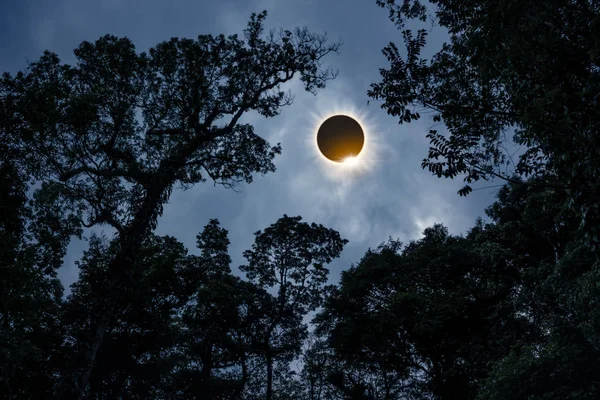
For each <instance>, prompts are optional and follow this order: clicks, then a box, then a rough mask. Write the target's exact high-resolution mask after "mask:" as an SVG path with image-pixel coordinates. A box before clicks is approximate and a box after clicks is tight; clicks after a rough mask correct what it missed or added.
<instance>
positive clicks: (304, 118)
mask: <svg viewBox="0 0 600 400" xmlns="http://www.w3.org/2000/svg"><path fill="white" fill-rule="evenodd" d="M263 9H266V10H268V12H269V17H268V19H267V28H271V27H273V28H275V27H281V28H286V29H290V28H293V27H296V26H307V27H308V28H309V29H310V30H312V31H316V32H324V31H326V32H327V33H328V35H329V37H330V38H331V40H337V39H339V38H341V39H342V41H343V42H344V44H343V46H342V49H341V54H340V55H331V56H330V57H328V58H327V59H326V60H325V62H326V63H327V64H329V65H331V66H333V67H334V68H337V69H338V70H339V76H338V77H337V79H336V80H334V81H332V82H330V84H329V85H328V87H327V88H326V89H324V90H322V91H320V92H319V93H318V95H317V96H313V95H311V94H309V93H306V92H303V91H302V88H301V85H299V84H298V82H297V81H294V82H291V83H290V84H289V85H287V88H286V89H291V90H292V92H293V93H294V95H295V101H294V104H292V105H291V106H289V107H287V108H285V109H284V110H283V112H282V113H281V115H280V116H278V117H276V118H273V119H268V120H267V119H264V118H262V117H259V116H256V115H248V116H247V117H246V118H245V122H251V123H253V124H254V126H255V131H256V132H257V133H259V134H261V135H262V136H264V137H265V138H267V139H269V140H270V141H271V142H272V143H276V142H281V144H282V146H283V154H282V155H280V156H279V157H278V159H276V165H277V171H276V172H275V173H273V174H269V175H267V176H264V177H261V176H256V177H255V180H254V183H252V184H250V185H244V186H240V187H239V188H238V189H237V192H235V191H232V190H226V189H224V188H221V187H215V186H214V185H212V184H211V183H206V184H200V185H197V186H195V187H194V188H193V189H191V190H188V191H186V192H182V191H175V192H174V194H173V196H172V198H171V201H170V203H169V204H168V205H167V206H166V208H165V212H164V216H163V218H162V219H161V220H160V223H159V227H158V233H159V234H169V235H173V236H175V237H177V238H178V239H179V240H180V241H182V242H184V243H185V244H186V245H187V246H188V247H189V248H190V250H191V251H193V249H194V246H195V236H196V234H197V233H198V232H199V231H200V230H201V229H202V227H203V226H204V225H205V224H206V223H207V222H208V220H209V219H210V218H218V219H219V220H220V221H221V223H222V225H223V226H224V227H225V228H227V229H228V230H229V231H230V239H231V241H232V245H231V253H232V257H233V260H234V266H233V267H234V269H235V267H237V265H239V264H240V263H241V262H243V259H242V258H241V253H242V251H243V250H245V249H247V248H249V246H250V245H251V244H252V240H253V235H252V234H253V232H255V231H257V230H259V229H263V228H265V227H267V226H268V225H269V224H271V223H272V222H274V221H275V220H277V218H279V217H281V216H282V215H283V214H284V213H285V214H288V215H301V216H302V217H303V218H304V220H306V221H309V222H317V223H322V224H324V225H326V226H328V227H331V228H334V229H337V230H338V231H339V232H340V233H341V234H342V236H343V237H345V238H347V239H349V240H350V243H349V244H348V245H347V247H346V249H345V250H344V252H343V255H342V258H341V259H339V260H336V261H335V262H334V263H333V264H332V265H331V266H330V269H331V272H332V274H331V278H332V280H333V281H334V282H337V280H338V277H339V272H340V271H341V270H343V269H346V268H348V267H349V266H350V264H351V263H353V262H357V261H358V260H359V259H360V257H361V256H362V254H364V252H365V251H366V250H367V248H368V247H375V246H377V245H378V244H379V243H381V242H382V241H385V240H386V239H387V238H388V237H390V236H391V237H393V238H399V239H401V240H402V241H405V242H406V241H408V240H410V239H416V238H418V237H419V236H420V234H421V232H422V230H423V229H424V228H425V227H427V226H430V225H432V224H433V223H435V222H441V223H444V224H445V225H446V226H448V228H449V229H450V231H451V232H452V233H463V232H465V231H466V230H467V229H468V228H469V227H471V226H472V225H473V223H474V222H475V219H476V217H477V216H480V215H482V214H483V210H484V208H485V207H486V206H487V205H488V204H490V203H491V201H492V200H493V193H494V189H486V190H480V191H476V192H474V193H472V194H471V195H470V196H469V197H467V198H462V197H459V196H458V195H457V194H456V191H457V190H458V189H459V188H460V187H461V183H462V182H461V181H460V180H454V181H452V180H443V179H438V178H436V177H434V176H431V175H430V174H429V173H428V172H426V171H422V170H421V168H420V164H421V160H422V159H423V158H424V157H425V156H426V154H427V150H428V143H427V141H426V139H425V134H426V132H427V131H428V129H429V128H430V127H431V126H432V125H433V123H432V122H431V121H430V120H428V119H427V118H424V119H422V120H421V121H418V122H413V123H411V124H410V125H398V123H397V120H396V119H395V118H393V117H390V116H388V115H387V114H386V113H385V112H383V111H382V110H380V109H379V108H378V105H377V103H375V104H374V103H371V105H370V106H367V100H368V98H367V94H366V93H367V90H368V88H369V84H370V83H371V82H375V81H378V80H379V72H378V68H380V67H387V62H386V60H385V59H384V57H383V56H382V54H381V49H382V48H383V47H384V46H385V45H386V44H387V43H388V42H390V41H395V42H396V43H398V45H399V47H401V37H400V32H399V31H398V30H397V29H396V27H395V26H394V25H393V24H392V23H391V22H390V21H389V20H388V19H387V11H386V10H384V9H381V8H379V7H377V6H376V4H375V0H372V1H352V2H348V1H343V0H327V1H323V0H296V1H275V0H263V1H250V0H245V1H242V0H235V1H234V0H223V1H202V0H194V1H192V0H171V1H158V0H148V1H141V0H129V1H127V0H94V1H88V0H85V1H83V0H39V1H33V0H32V1H10V0H9V1H6V0H5V1H3V2H2V5H1V6H0V54H1V55H2V56H1V57H0V70H2V71H9V72H16V71H18V70H20V69H22V68H24V67H25V65H26V61H27V60H35V59H36V58H37V57H39V56H40V54H41V52H42V51H43V50H45V49H49V50H51V51H53V52H56V53H57V54H58V55H59V56H60V58H61V59H62V60H63V61H65V62H72V61H73V53H72V50H73V48H75V47H76V46H77V45H78V44H79V43H80V42H81V41H83V40H88V41H93V40H96V39H98V38H99V37H100V36H102V35H104V34H107V33H110V34H114V35H117V36H127V37H129V38H130V39H131V40H132V41H133V42H134V43H135V45H136V47H137V49H138V50H139V51H145V50H147V49H148V48H149V47H151V46H153V45H155V44H157V43H158V42H160V41H164V40H168V39H169V38H171V37H173V36H177V37H191V38H194V37H196V36H197V35H198V34H205V33H212V34H219V33H225V34H231V33H241V31H242V30H243V29H244V27H245V25H246V22H247V21H248V17H249V16H250V14H251V13H252V12H260V11H261V10H263ZM444 40H445V35H444V33H443V32H436V31H434V32H432V35H431V37H430V47H429V49H428V51H429V52H431V51H434V50H435V49H436V46H439V44H440V43H442V42H443V41H444ZM335 112H345V113H349V114H351V115H354V116H356V117H357V118H358V120H359V121H360V122H361V123H362V124H363V127H364V128H365V130H366V149H365V154H364V157H363V160H362V161H361V163H360V164H359V165H358V167H357V168H358V169H356V170H348V169H341V168H338V167H334V166H333V165H331V164H330V163H327V162H324V160H323V159H322V157H321V156H319V155H318V154H317V150H316V145H315V142H314V137H315V134H316V124H317V123H318V122H319V120H322V119H324V118H325V117H327V116H329V115H331V114H333V113H335ZM497 183H498V182H496V184H497ZM483 186H485V185H483ZM103 230H104V232H105V233H107V234H110V233H111V232H110V230H109V229H108V228H104V229H102V228H100V229H97V231H98V232H101V231H103ZM84 249H85V242H80V241H75V242H73V243H72V244H71V246H70V247H69V253H68V254H67V257H66V260H65V266H64V267H63V268H62V269H61V270H60V277H61V279H62V280H63V282H64V283H65V284H70V283H71V282H73V281H74V280H75V279H76V277H77V268H76V266H75V265H74V262H75V261H76V260H77V259H78V258H79V257H80V256H81V253H82V251H83V250H84Z"/></svg>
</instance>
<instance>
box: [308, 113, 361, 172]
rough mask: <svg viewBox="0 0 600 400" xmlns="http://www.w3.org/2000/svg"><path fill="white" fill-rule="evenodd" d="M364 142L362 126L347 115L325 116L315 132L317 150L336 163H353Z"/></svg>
mask: <svg viewBox="0 0 600 400" xmlns="http://www.w3.org/2000/svg"><path fill="white" fill-rule="evenodd" d="M364 143H365V134H364V131H363V129H362V127H361V126H360V124H359V123H358V121H356V120H355V119H354V118H352V117H349V116H347V115H341V114H340V115H334V116H332V117H329V118H327V119H326V120H325V121H323V123H322V124H321V126H320V127H319V130H318V132H317V146H318V148H319V151H320V152H321V154H322V155H323V156H324V157H326V158H327V159H329V160H331V161H334V162H337V163H344V164H355V163H356V162H357V157H358V155H359V154H360V152H361V151H362V149H363V146H364Z"/></svg>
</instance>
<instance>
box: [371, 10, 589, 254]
mask: <svg viewBox="0 0 600 400" xmlns="http://www.w3.org/2000/svg"><path fill="white" fill-rule="evenodd" d="M429 3H430V9H428V8H427V7H426V6H425V3H424V2H422V1H421V0H402V1H400V0H398V1H395V0H377V4H378V5H379V6H381V7H385V8H387V9H388V10H389V15H390V18H391V19H392V21H394V23H395V24H396V25H397V26H398V27H399V28H401V29H403V32H402V33H403V38H404V42H405V47H406V51H405V52H401V51H400V50H399V49H398V47H397V46H396V45H395V44H393V43H390V44H389V45H388V46H386V47H385V48H384V50H383V53H384V55H385V56H386V57H387V59H388V61H389V62H390V66H389V68H386V69H381V70H380V71H381V77H382V80H381V81H380V82H378V83H374V84H372V85H371V90H370V91H369V96H370V97H371V98H373V99H382V100H383V101H384V103H383V105H382V107H383V108H384V109H385V110H387V112H388V113H389V114H390V115H393V116H397V117H400V121H399V122H400V123H408V122H411V121H412V120H415V119H419V118H420V117H421V114H425V112H427V113H433V120H434V121H435V122H443V123H444V124H445V126H446V128H447V129H448V131H449V135H445V134H443V133H441V132H438V131H437V130H435V129H432V130H430V131H429V133H428V135H427V137H428V138H429V139H430V142H431V148H430V150H429V153H428V155H427V157H426V158H425V159H424V160H423V163H422V166H423V168H427V169H428V170H429V171H431V172H432V173H434V174H436V175H437V176H439V177H442V176H443V177H451V178H454V177H456V176H458V175H463V176H464V180H465V181H466V183H467V184H466V186H464V187H463V188H462V189H461V190H460V191H459V193H460V194H462V195H465V194H467V193H469V192H470V191H471V190H472V189H471V186H470V185H469V184H470V183H472V182H475V181H477V180H480V179H488V178H490V177H495V176H496V177H502V178H504V179H509V180H510V179H511V178H512V176H511V175H512V174H507V173H505V172H502V170H501V168H500V167H501V166H503V165H504V164H505V163H506V164H507V165H511V166H512V165H514V168H513V173H515V174H517V175H523V176H534V177H538V178H540V179H539V180H537V181H536V183H537V184H542V185H544V186H548V187H553V188H555V189H557V190H562V191H564V192H565V193H566V195H567V196H566V199H565V203H564V205H565V206H568V207H570V208H572V210H574V211H576V212H577V214H578V215H579V218H580V223H581V226H582V228H583V232H584V233H585V234H586V235H587V237H588V240H589V241H590V242H591V243H593V244H598V243H600V239H599V238H600V235H599V233H600V231H599V230H598V229H600V228H598V227H599V226H600V224H599V222H600V208H599V207H598V204H597V200H596V199H597V198H598V196H599V194H600V181H599V179H598V168H599V167H600V165H599V164H598V162H599V161H598V160H600V142H599V136H598V135H597V132H598V130H599V129H600V117H599V116H598V113H597V112H596V109H597V106H598V105H597V101H598V99H597V93H598V92H600V40H599V39H598V38H599V37H600V2H598V1H596V0H583V1H580V0H551V1H544V2H537V1H534V0H527V1H521V2H510V1H502V2H498V1H491V0H489V1H488V0H472V1H452V0H431V1H430V2H429ZM413 19H416V20H421V21H426V20H428V19H429V20H430V21H429V22H431V23H433V24H437V25H439V27H440V28H441V30H444V31H446V32H448V33H449V39H448V40H447V42H445V43H444V44H443V46H442V47H441V49H440V50H439V51H437V53H435V54H434V55H433V56H432V57H431V59H429V60H426V59H425V58H423V56H422V51H423V49H424V47H425V46H426V37H427V30H425V29H420V30H418V31H417V32H416V33H414V32H413V31H411V30H410V29H405V26H406V25H405V24H406V23H407V22H408V21H410V20H413ZM402 53H404V54H402ZM511 135H512V137H513V139H514V142H515V143H516V145H518V146H522V148H523V149H524V151H523V154H522V155H520V156H519V160H518V162H517V163H513V161H512V157H511V156H512V154H510V153H507V151H506V150H505V149H506V146H505V145H506V144H507V143H506V140H508V139H507V138H508V137H510V136H511ZM511 152H512V150H511Z"/></svg>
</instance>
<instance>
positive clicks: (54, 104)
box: [0, 12, 339, 398]
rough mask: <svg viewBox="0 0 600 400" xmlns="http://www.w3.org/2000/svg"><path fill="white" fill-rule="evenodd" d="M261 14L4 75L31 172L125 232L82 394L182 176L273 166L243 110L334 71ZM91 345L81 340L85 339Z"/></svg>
mask: <svg viewBox="0 0 600 400" xmlns="http://www.w3.org/2000/svg"><path fill="white" fill-rule="evenodd" d="M265 17H266V12H262V13H260V14H258V15H256V14H253V15H252V17H251V18H250V22H249V23H248V26H247V28H246V29H245V31H244V38H243V39H242V38H239V37H238V36H237V35H232V36H224V35H218V36H212V35H200V36H198V38H197V39H196V40H191V39H177V38H173V39H171V40H170V41H167V42H164V43H160V44H158V45H157V46H155V47H153V48H152V49H150V51H149V52H148V53H140V54H138V53H136V52H135V49H134V46H133V44H132V43H131V42H130V41H129V40H128V39H125V38H117V37H114V36H110V35H108V36H105V37H102V38H101V39H99V40H97V41H96V42H95V43H90V42H83V43H82V44H81V45H80V46H79V47H78V48H77V49H76V50H75V56H76V58H77V63H76V64H75V65H73V66H70V65H65V64H61V62H60V60H59V58H58V56H57V55H55V54H53V53H50V52H45V53H44V55H43V56H42V57H41V58H40V59H39V60H37V61H36V62H34V63H32V64H31V65H30V66H29V67H28V69H27V70H26V71H24V72H19V73H17V74H16V75H15V76H10V75H9V74H7V73H5V74H4V75H3V77H2V80H1V83H0V93H2V103H3V105H5V106H6V109H7V110H9V111H10V113H9V117H7V118H6V123H4V124H3V132H2V133H3V135H4V136H6V137H9V138H11V140H14V142H15V143H18V144H19V147H20V148H21V149H22V150H24V152H23V154H25V155H27V161H29V162H28V163H27V165H28V167H29V171H30V173H32V174H33V176H34V177H35V178H36V179H37V180H40V181H43V182H45V183H46V185H45V186H44V187H43V190H44V191H45V190H51V191H52V193H54V194H55V196H57V199H58V200H60V201H62V202H63V203H64V204H65V205H67V206H69V207H70V208H71V209H72V210H73V214H74V215H75V216H76V217H77V218H78V221H79V224H80V226H87V227H91V226H94V225H97V224H108V225H110V226H112V227H113V228H114V229H115V230H116V231H117V233H118V240H117V241H116V242H115V248H114V253H113V255H112V258H111V262H110V264H109V266H108V271H109V276H111V280H112V282H111V283H110V284H108V285H106V288H107V290H108V291H107V292H102V293H95V295H96V296H97V300H98V301H97V302H96V303H95V307H96V310H94V312H93V315H95V316H96V317H95V318H94V319H93V321H91V323H90V332H91V334H90V335H88V337H89V342H88V343H86V344H85V346H86V347H87V349H88V350H87V354H86V357H85V358H84V361H83V362H82V364H81V366H80V370H79V372H78V373H77V374H76V375H77V376H76V378H77V379H75V382H76V384H75V387H74V390H73V392H74V394H75V395H76V396H77V397H79V398H83V397H85V394H86V392H87V389H88V383H89V380H90V376H91V372H92V370H93V367H94V364H95V361H96V358H97V356H98V349H99V347H100V345H101V343H102V340H103V339H104V337H105V336H106V332H107V329H109V327H110V323H111V321H112V318H113V316H114V315H115V312H116V311H117V309H118V300H117V298H118V295H117V293H118V292H119V291H122V290H123V287H124V285H125V282H127V281H128V280H131V279H132V275H133V274H134V271H133V270H132V266H135V265H138V264H136V263H135V258H136V254H137V250H138V249H139V248H140V246H141V245H142V243H143V241H144V239H145V238H146V237H147V235H148V234H149V233H150V232H151V231H152V230H153V229H154V228H155V226H156V223H157V219H158V217H159V216H160V215H161V213H162V209H163V205H164V204H165V203H166V202H167V200H168V199H169V196H170V194H171V192H172V190H173V188H174V187H176V186H177V185H183V186H189V185H193V184H195V183H198V182H201V181H204V180H206V179H208V178H210V179H212V180H214V181H215V182H216V183H220V184H224V185H226V186H231V185H234V184H236V183H237V182H251V180H252V175H253V174H254V173H267V172H270V171H273V170H274V169H275V167H274V165H273V163H272V160H273V157H274V156H275V155H276V154H277V153H279V152H280V147H279V145H276V146H274V147H272V146H270V145H269V144H268V143H267V142H266V141H265V140H264V139H262V138H261V137H260V136H258V135H257V134H255V133H254V129H253V127H252V126H251V125H249V124H240V123H239V120H240V118H241V117H242V116H243V115H244V114H245V113H247V112H249V111H256V112H258V113H260V114H261V115H264V116H265V117H273V116H275V115H277V114H278V113H279V110H280V108H281V107H282V106H284V105H287V104H289V103H290V102H291V96H290V95H286V93H284V92H283V91H281V89H280V85H281V84H283V83H285V82H288V81H290V80H291V79H293V78H294V77H299V78H300V80H301V81H302V82H303V83H304V86H305V89H306V90H308V91H311V92H315V91H316V90H317V89H319V88H322V87H324V86H325V83H326V81H327V80H329V79H331V78H333V77H334V75H335V74H334V73H333V72H332V71H331V70H329V69H322V68H321V65H322V59H323V57H325V56H326V55H327V54H329V53H331V52H337V51H338V49H339V43H338V44H332V45H330V44H328V43H327V40H326V37H325V36H324V35H315V34H312V33H310V32H309V31H308V30H307V29H306V28H304V29H296V30H295V31H293V32H292V31H288V30H284V31H280V32H274V31H273V32H271V33H270V34H267V35H264V34H263V21H264V19H265ZM82 345H83V343H82Z"/></svg>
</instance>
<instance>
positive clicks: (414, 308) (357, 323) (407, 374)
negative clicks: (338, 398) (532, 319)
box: [316, 225, 536, 399]
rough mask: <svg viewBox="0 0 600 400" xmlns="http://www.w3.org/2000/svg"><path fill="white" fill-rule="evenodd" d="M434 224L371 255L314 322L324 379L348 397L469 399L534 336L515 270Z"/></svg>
mask: <svg viewBox="0 0 600 400" xmlns="http://www.w3.org/2000/svg"><path fill="white" fill-rule="evenodd" d="M487 244H488V243H485V242H483V243H481V242H480V241H479V239H478V238H477V234H476V233H472V234H471V235H470V236H469V237H468V238H464V237H456V236H451V235H449V234H448V231H447V229H446V228H444V227H443V226H441V225H435V226H433V227H431V228H427V229H426V230H425V231H424V237H423V238H422V239H420V240H418V241H413V242H411V243H409V244H408V245H407V246H402V245H401V244H400V243H399V242H397V241H390V242H388V243H385V244H383V245H382V246H380V247H379V248H378V249H376V250H370V251H368V252H367V254H366V255H365V256H364V257H363V259H362V260H361V261H360V263H359V264H358V265H356V266H353V267H351V268H350V269H349V270H347V271H344V273H343V274H342V281H341V284H340V288H339V290H338V291H337V292H334V295H333V296H332V297H330V299H329V300H328V302H327V304H326V306H325V308H324V310H323V312H322V313H321V314H320V315H319V316H318V318H317V319H316V322H317V326H318V332H320V333H321V334H322V335H325V338H326V341H327V343H328V345H329V346H330V347H331V349H332V350H333V354H334V357H333V360H334V362H333V363H332V364H331V366H330V367H329V370H330V372H329V378H328V380H329V382H330V384H331V385H333V386H334V387H336V388H337V390H338V391H339V392H341V393H344V395H345V396H349V397H347V398H355V399H400V398H410V399H425V398H435V399H474V398H475V396H476V394H477V390H478V386H479V383H480V382H481V381H482V380H483V379H485V378H486V377H487V375H488V373H489V371H490V369H491V368H492V366H493V365H494V363H495V362H496V361H497V360H499V359H501V358H502V357H504V356H505V355H506V354H508V352H509V350H510V349H511V346H513V345H514V344H515V343H517V342H518V340H521V339H523V338H528V337H530V336H531V335H533V334H535V332H536V330H535V329H534V328H533V327H531V326H530V324H529V323H528V322H527V321H526V319H525V318H524V317H520V316H519V315H518V314H517V312H516V311H517V308H516V306H515V304H514V303H513V302H512V300H511V295H512V291H513V290H514V288H515V287H516V286H517V284H518V283H519V274H518V272H517V271H515V270H514V266H513V265H512V264H511V263H509V262H506V260H504V259H502V258H499V259H495V260H494V259H493V258H492V256H491V254H490V255H488V254H486V252H487V251H490V250H491V249H492V248H493V247H492V246H490V245H488V246H486V245H487Z"/></svg>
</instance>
